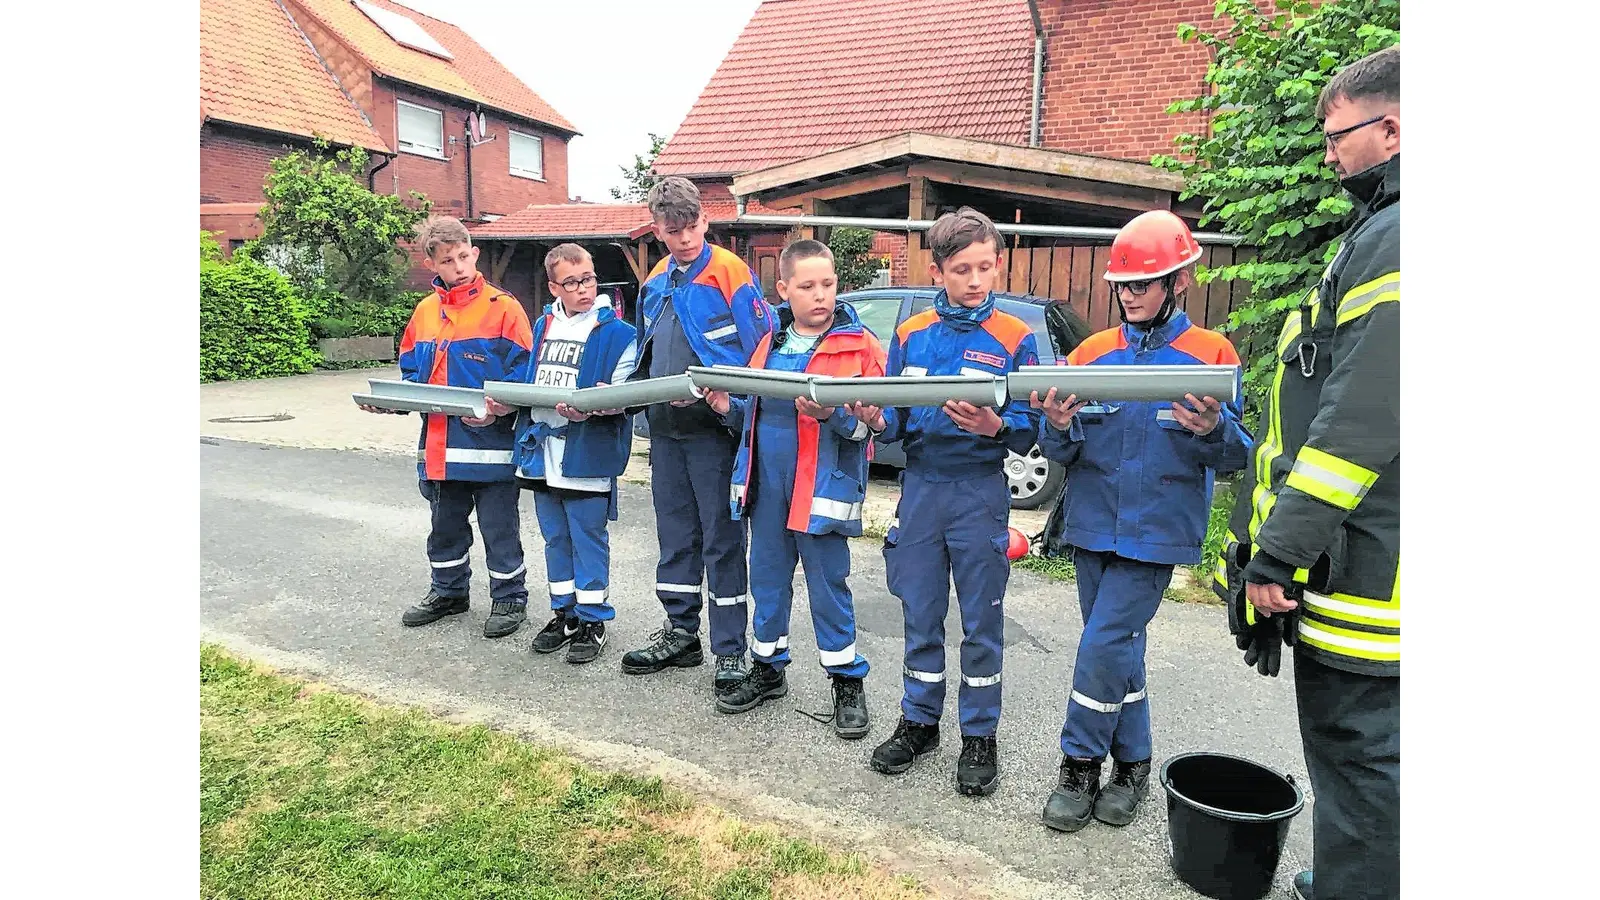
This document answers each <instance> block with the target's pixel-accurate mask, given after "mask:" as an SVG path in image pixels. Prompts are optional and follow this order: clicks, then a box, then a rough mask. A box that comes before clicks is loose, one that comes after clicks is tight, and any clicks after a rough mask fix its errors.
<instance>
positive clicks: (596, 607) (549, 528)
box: [488, 244, 637, 664]
mask: <svg viewBox="0 0 1600 900" xmlns="http://www.w3.org/2000/svg"><path fill="white" fill-rule="evenodd" d="M544 270H545V274H546V276H547V278H548V279H549V284H548V287H549V288H550V293H551V294H553V295H554V296H555V298H556V302H554V303H552V304H550V306H548V307H546V309H545V314H544V315H543V316H541V317H540V318H539V321H538V322H537V323H535V324H534V326H533V354H532V362H531V364H529V365H528V366H527V367H525V368H524V369H523V370H522V371H521V372H519V373H517V377H515V378H513V379H511V380H514V381H525V382H531V383H533V384H538V385H545V386H549V387H565V388H586V387H596V386H599V385H603V384H616V383H619V382H622V381H626V380H627V378H628V376H629V375H631V374H632V373H633V368H634V359H635V357H636V353H637V347H636V344H635V342H634V334H635V332H634V330H633V326H632V325H629V324H628V323H627V322H624V321H622V320H621V319H618V318H617V316H616V313H614V312H612V311H611V309H610V308H609V307H605V306H598V305H596V303H595V292H596V284H597V282H596V280H595V274H594V260H593V259H592V258H591V257H590V256H589V252H588V251H587V250H584V249H583V248H582V247H580V246H578V245H577V244H560V245H558V246H556V247H555V248H554V249H552V250H551V251H550V253H549V254H548V255H546V256H545V259H544ZM488 403H489V407H490V411H491V412H494V413H497V414H500V415H504V414H505V413H508V412H511V411H512V410H511V408H510V407H507V406H505V405H503V404H500V403H498V402H496V401H494V400H492V399H491V400H489V401H488ZM632 440H633V439H632V436H631V435H630V434H629V428H628V417H627V416H626V415H623V414H622V410H599V411H595V412H591V413H584V412H580V411H578V410H576V409H573V408H572V407H570V406H568V405H567V404H564V403H563V404H559V405H557V406H556V408H555V409H554V410H549V409H526V410H523V411H522V412H521V414H520V415H519V416H518V417H517V425H516V444H515V448H514V458H515V462H516V467H517V476H518V479H519V480H520V481H521V483H522V485H523V486H524V487H525V488H527V489H528V490H531V491H532V492H533V508H534V512H535V514H536V515H537V516H538V518H539V531H540V532H541V533H542V534H543V535H544V542H545V543H544V565H545V577H546V578H547V580H548V581H549V582H550V608H551V609H552V610H553V611H554V613H555V615H553V616H552V617H551V619H550V621H549V622H548V623H546V625H545V626H544V629H543V630H541V631H540V632H539V633H538V634H537V635H535V636H534V639H533V647H532V650H533V652H534V653H554V652H555V651H557V650H560V649H561V648H562V647H567V662H569V663H575V664H577V663H586V662H591V661H593V660H594V659H595V657H597V656H599V655H600V650H601V648H603V647H604V646H605V642H606V623H607V622H609V621H611V620H612V619H613V618H614V617H615V616H616V610H614V609H613V608H612V607H611V603H610V599H609V598H610V584H611V549H610V537H609V535H608V534H607V533H606V526H607V523H608V522H610V521H613V520H615V519H616V518H617V476H619V475H621V474H622V473H623V471H624V470H626V469H627V466H628V455H629V450H630V449H631V445H632Z"/></svg>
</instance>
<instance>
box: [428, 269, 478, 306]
mask: <svg viewBox="0 0 1600 900" xmlns="http://www.w3.org/2000/svg"><path fill="white" fill-rule="evenodd" d="M485 287H486V285H485V284H484V281H483V273H482V272H479V273H478V275H477V277H475V278H473V279H472V280H471V281H469V282H467V283H466V284H463V285H460V286H459V287H453V288H446V287H445V286H444V282H442V281H440V280H439V276H437V275H435V276H434V278H433V292H434V293H435V294H438V295H439V302H440V303H442V304H444V305H445V306H466V305H467V304H468V303H471V302H472V301H473V300H476V299H478V297H479V296H480V295H482V294H483V289H484V288H485Z"/></svg>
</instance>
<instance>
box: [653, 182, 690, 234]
mask: <svg viewBox="0 0 1600 900" xmlns="http://www.w3.org/2000/svg"><path fill="white" fill-rule="evenodd" d="M644 202H645V205H646V206H648V207H650V218H651V220H653V221H656V222H660V223H662V224H664V225H675V226H678V227H682V226H684V225H693V224H694V223H696V222H698V221H700V189H699V188H697V187H695V186H694V182H692V181H690V180H689V179H687V178H680V177H678V176H677V175H669V176H667V177H666V178H663V179H661V180H660V181H658V182H656V183H655V186H654V187H652V188H650V193H648V194H646V195H645V198H644Z"/></svg>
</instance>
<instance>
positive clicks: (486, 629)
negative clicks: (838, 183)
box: [483, 600, 528, 638]
mask: <svg viewBox="0 0 1600 900" xmlns="http://www.w3.org/2000/svg"><path fill="white" fill-rule="evenodd" d="M526 621H528V601H527V600H496V601H495V602H494V605H493V606H491V607H489V618H487V619H484V620H483V636H484V637H486V638H502V637H505V636H506V635H508V634H512V633H514V632H516V630H517V629H518V628H521V627H522V623H523V622H526Z"/></svg>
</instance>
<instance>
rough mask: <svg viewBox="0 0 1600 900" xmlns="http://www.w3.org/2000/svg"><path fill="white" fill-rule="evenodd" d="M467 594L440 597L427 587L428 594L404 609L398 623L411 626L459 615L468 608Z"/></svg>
mask: <svg viewBox="0 0 1600 900" xmlns="http://www.w3.org/2000/svg"><path fill="white" fill-rule="evenodd" d="M470 605H471V604H470V603H469V602H468V595H466V594H462V595H461V596H460V597H441V596H439V592H438V591H435V590H432V589H429V591H428V596H426V597H423V598H422V599H421V600H419V601H417V605H416V606H413V607H411V608H410V609H408V610H406V611H405V615H403V616H401V617H400V623H401V624H402V625H406V626H409V627H412V628H415V627H416V626H418V625H426V624H428V623H429V622H437V621H439V620H440V619H442V618H444V617H445V616H459V615H461V614H462V613H464V612H466V611H467V610H468V609H469V608H470Z"/></svg>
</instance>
